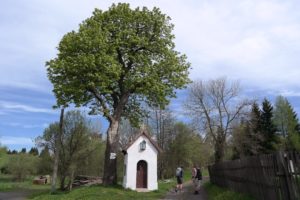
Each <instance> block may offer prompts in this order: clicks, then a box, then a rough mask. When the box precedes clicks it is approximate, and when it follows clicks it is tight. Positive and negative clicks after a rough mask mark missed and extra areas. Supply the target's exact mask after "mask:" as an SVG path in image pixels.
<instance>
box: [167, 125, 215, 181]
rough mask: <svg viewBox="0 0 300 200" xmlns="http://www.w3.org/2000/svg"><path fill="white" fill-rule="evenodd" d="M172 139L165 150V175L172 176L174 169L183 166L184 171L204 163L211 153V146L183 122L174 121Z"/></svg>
mask: <svg viewBox="0 0 300 200" xmlns="http://www.w3.org/2000/svg"><path fill="white" fill-rule="evenodd" d="M173 132H174V136H175V138H174V140H172V141H171V142H170V144H169V146H168V147H167V148H166V152H165V154H166V155H165V162H166V165H165V166H166V172H165V173H166V176H167V177H173V176H174V175H175V169H176V168H177V167H178V166H183V167H184V168H185V169H187V170H186V171H190V169H189V168H190V167H191V166H193V165H194V164H196V165H206V164H207V163H208V161H209V159H210V158H211V157H212V156H213V155H212V148H211V147H209V146H208V145H206V144H205V143H204V142H203V141H202V139H201V137H200V136H199V135H197V134H195V133H193V131H192V130H191V129H190V128H189V127H188V126H187V125H185V124H184V123H176V124H175V126H174V127H173Z"/></svg>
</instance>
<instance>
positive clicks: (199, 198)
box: [164, 178, 208, 200]
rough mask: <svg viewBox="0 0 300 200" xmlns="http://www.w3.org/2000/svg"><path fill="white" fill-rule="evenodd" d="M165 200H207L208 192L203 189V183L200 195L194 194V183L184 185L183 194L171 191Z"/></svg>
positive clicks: (205, 179)
mask: <svg viewBox="0 0 300 200" xmlns="http://www.w3.org/2000/svg"><path fill="white" fill-rule="evenodd" d="M207 180H208V178H204V180H203V181H204V182H205V181H207ZM164 200H207V195H206V192H205V190H204V188H203V182H202V184H201V186H200V191H199V194H197V195H195V194H194V187H193V183H192V181H189V182H187V183H184V184H183V191H182V192H177V193H176V192H175V191H174V190H173V191H170V192H169V193H168V194H167V196H166V197H165V199H164Z"/></svg>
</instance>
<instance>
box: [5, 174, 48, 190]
mask: <svg viewBox="0 0 300 200" xmlns="http://www.w3.org/2000/svg"><path fill="white" fill-rule="evenodd" d="M32 180H33V177H28V178H27V179H26V180H25V181H22V182H17V181H13V178H12V176H11V175H3V174H0V192H7V191H13V190H24V189H25V190H27V189H28V190H32V191H35V190H36V192H42V191H47V190H49V189H50V185H49V184H46V185H33V184H32Z"/></svg>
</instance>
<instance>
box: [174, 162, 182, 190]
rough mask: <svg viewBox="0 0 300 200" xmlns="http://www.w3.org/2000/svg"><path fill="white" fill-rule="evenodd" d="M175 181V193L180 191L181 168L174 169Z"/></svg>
mask: <svg viewBox="0 0 300 200" xmlns="http://www.w3.org/2000/svg"><path fill="white" fill-rule="evenodd" d="M176 179H177V185H176V188H175V192H177V191H180V192H181V191H182V183H183V167H177V169H176Z"/></svg>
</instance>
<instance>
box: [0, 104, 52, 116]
mask: <svg viewBox="0 0 300 200" xmlns="http://www.w3.org/2000/svg"><path fill="white" fill-rule="evenodd" d="M0 108H2V109H5V110H7V111H13V112H32V113H47V114H56V113H57V112H56V111H54V110H52V109H47V108H36V107H33V106H29V105H24V104H20V103H14V102H7V101H0Z"/></svg>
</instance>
